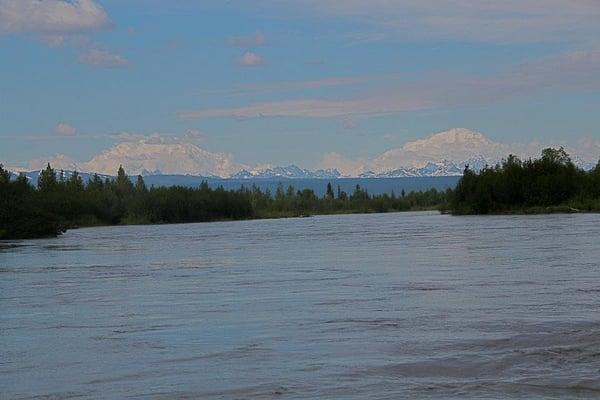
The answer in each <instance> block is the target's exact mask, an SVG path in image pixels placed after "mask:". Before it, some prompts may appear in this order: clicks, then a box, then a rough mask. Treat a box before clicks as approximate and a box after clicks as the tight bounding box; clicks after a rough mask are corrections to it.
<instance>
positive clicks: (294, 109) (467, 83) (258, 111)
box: [179, 51, 600, 119]
mask: <svg viewBox="0 0 600 400" xmlns="http://www.w3.org/2000/svg"><path fill="white" fill-rule="evenodd" d="M599 89H600V51H576V52H570V53H565V54H561V55H558V56H553V57H548V58H546V59H543V60H539V61H536V62H531V63H527V64H523V65H520V66H516V67H512V68H507V69H505V70H504V71H501V72H500V73H498V74H495V75H490V76H484V77H467V76H430V77H428V78H427V79H423V80H421V81H418V82H412V83H404V84H401V85H390V86H389V87H386V88H384V89H380V90H378V91H375V92H368V93H362V94H361V95H360V96H357V97H353V98H347V99H293V100H282V101H273V102H261V103H253V104H249V105H244V106H240V107H231V108H216V109H204V110H196V111H188V112H181V113H180V114H179V116H180V117H181V118H184V119H187V118H209V117H221V118H223V117H234V118H257V117H313V118H322V117H341V116H346V115H373V114H375V115H377V114H391V113H400V112H405V111H415V110H423V109H433V108H443V107H449V106H457V105H470V104H481V103H493V102H498V101H504V100H509V99H513V98H526V97H528V96H532V95H536V94H540V93H545V92H552V91H554V92H561V93H565V92H585V91H591V90H599Z"/></svg>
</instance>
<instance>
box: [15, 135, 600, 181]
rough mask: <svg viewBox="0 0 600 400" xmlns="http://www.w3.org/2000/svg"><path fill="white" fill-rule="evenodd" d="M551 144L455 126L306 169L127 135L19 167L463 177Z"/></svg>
mask: <svg viewBox="0 0 600 400" xmlns="http://www.w3.org/2000/svg"><path fill="white" fill-rule="evenodd" d="M548 146H552V144H545V145H542V144H541V143H539V142H533V143H530V144H524V145H509V144H503V143H498V142H494V141H492V140H491V139H489V138H488V137H486V136H485V135H484V134H482V133H480V132H476V131H473V130H469V129H465V128H454V129H450V130H447V131H443V132H439V133H435V134H433V135H431V136H429V137H427V138H425V139H419V140H415V141H411V142H408V143H406V144H404V145H403V146H401V147H398V148H393V149H389V150H387V151H385V152H383V153H382V154H380V155H379V156H377V157H375V158H373V159H370V160H352V159H348V158H344V157H343V156H340V155H337V154H336V155H335V157H330V158H326V157H324V159H323V161H322V162H321V165H322V168H321V169H317V170H308V169H304V168H300V167H298V166H296V165H288V166H272V165H263V166H255V167H251V166H248V165H243V164H239V163H237V162H235V160H234V158H233V156H232V155H231V154H226V153H214V152H210V151H207V150H205V149H202V148H201V147H199V146H198V145H197V144H196V143H195V142H194V141H193V140H190V138H188V137H183V138H176V137H162V136H159V135H151V136H140V135H138V136H127V137H126V138H125V140H124V141H123V142H121V143H119V144H117V145H116V146H114V147H112V148H111V149H109V150H107V151H105V152H103V153H101V154H99V155H97V156H95V157H93V158H92V159H91V160H90V161H87V162H78V161H75V160H73V159H70V158H68V157H67V156H64V155H58V156H55V157H52V158H43V159H37V160H33V161H31V162H30V164H29V166H28V168H20V170H21V171H32V170H38V171H39V169H41V168H43V167H44V166H45V165H46V163H47V162H50V163H51V164H52V166H53V167H54V168H55V169H57V170H60V169H63V170H65V171H73V170H78V171H83V172H94V173H100V174H104V175H114V174H115V172H116V170H117V169H118V167H119V165H123V167H124V168H125V170H126V171H127V172H128V173H129V174H130V175H138V174H139V175H144V176H150V175H189V176H202V177H208V178H217V179H219V178H228V179H335V178H340V177H363V178H392V177H424V176H459V175H461V174H462V172H463V171H464V168H465V166H466V165H469V166H470V168H472V169H475V170H479V169H482V168H484V167H485V166H486V165H494V164H496V163H498V162H499V161H501V160H502V159H503V158H505V157H506V156H507V155H508V154H515V155H517V156H519V157H521V158H529V157H537V156H538V155H539V154H540V152H541V150H542V148H543V147H548ZM554 146H556V144H554ZM565 147H566V149H567V151H568V152H569V153H570V154H571V155H572V156H573V159H574V161H575V162H576V164H578V165H579V166H580V167H583V168H591V167H593V166H594V165H595V164H596V162H597V158H595V157H598V155H600V143H598V142H588V143H578V144H576V145H574V146H565ZM13 170H14V169H13Z"/></svg>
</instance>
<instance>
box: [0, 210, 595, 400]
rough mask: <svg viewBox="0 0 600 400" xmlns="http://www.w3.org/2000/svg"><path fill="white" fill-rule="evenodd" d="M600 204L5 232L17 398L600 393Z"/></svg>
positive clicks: (4, 270)
mask: <svg viewBox="0 0 600 400" xmlns="http://www.w3.org/2000/svg"><path fill="white" fill-rule="evenodd" d="M598 243H600V216H598V215H560V216H559V215H553V216H531V217H519V216H506V217H450V216H443V215H437V214H435V213H409V214H382V215H352V216H323V217H314V218H302V219H286V220H268V221H245V222H226V223H211V224H190V225H168V226H131V227H107V228H93V229H81V230H76V231H70V232H68V233H67V234H66V235H64V236H62V237H60V238H58V239H48V240H35V241H26V242H13V243H4V244H2V245H1V247H0V393H2V394H3V396H2V398H32V397H36V396H38V397H42V398H57V399H61V398H124V397H131V398H157V399H172V398H182V397H184V398H185V397H188V398H218V399H222V398H225V399H237V398H244V399H245V398H274V397H277V398H285V399H300V398H328V399H333V398H338V399H352V398H355V399H364V398H378V399H382V398H383V399H386V398H389V399H397V398H410V399H412V398H510V397H512V398H561V397H562V398H564V397H566V398H573V397H577V398H597V397H598V396H600V378H599V376H600V374H599V371H600V314H599V313H598V310H599V309H600V261H599V260H600V246H598Z"/></svg>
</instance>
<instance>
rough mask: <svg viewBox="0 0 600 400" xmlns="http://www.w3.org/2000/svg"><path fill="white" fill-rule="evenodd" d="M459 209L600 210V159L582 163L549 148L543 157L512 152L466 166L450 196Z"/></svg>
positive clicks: (453, 206) (455, 209)
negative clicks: (589, 165) (490, 163)
mask: <svg viewBox="0 0 600 400" xmlns="http://www.w3.org/2000/svg"><path fill="white" fill-rule="evenodd" d="M450 210H451V212H452V213H454V214H490V213H514V212H518V213H521V212H524V213H536V212H540V213H546V212H564V211H566V212H569V211H573V212H576V211H600V162H598V164H597V165H596V167H595V168H593V169H592V170H590V171H585V170H583V169H581V168H577V166H575V164H574V163H573V161H572V159H571V157H570V156H569V154H567V152H566V151H565V150H564V149H563V148H562V147H561V148H560V149H552V148H548V149H544V150H543V151H542V155H541V157H540V158H539V159H533V160H532V159H529V160H526V161H522V160H520V159H519V158H517V157H515V156H513V155H511V156H509V157H508V158H507V159H506V160H504V161H503V162H502V163H500V164H498V165H496V166H494V167H487V168H485V169H483V170H482V171H480V172H479V173H477V172H474V171H472V170H470V169H469V168H468V167H467V168H466V169H465V171H464V174H463V177H462V178H461V179H460V181H459V182H458V184H457V186H456V188H455V190H454V191H453V193H452V196H451V197H450Z"/></svg>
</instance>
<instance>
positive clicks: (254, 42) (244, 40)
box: [227, 31, 267, 47]
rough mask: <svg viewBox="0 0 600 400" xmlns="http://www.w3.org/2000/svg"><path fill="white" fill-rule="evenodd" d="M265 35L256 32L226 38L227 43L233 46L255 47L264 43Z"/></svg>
mask: <svg viewBox="0 0 600 400" xmlns="http://www.w3.org/2000/svg"><path fill="white" fill-rule="evenodd" d="M266 41H267V40H266V38H265V35H264V34H263V33H262V32H260V31H259V32H256V33H255V34H254V35H252V36H234V37H230V38H228V39H227V44H228V45H229V46H234V47H257V46H262V45H264V44H265V43H266Z"/></svg>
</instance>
